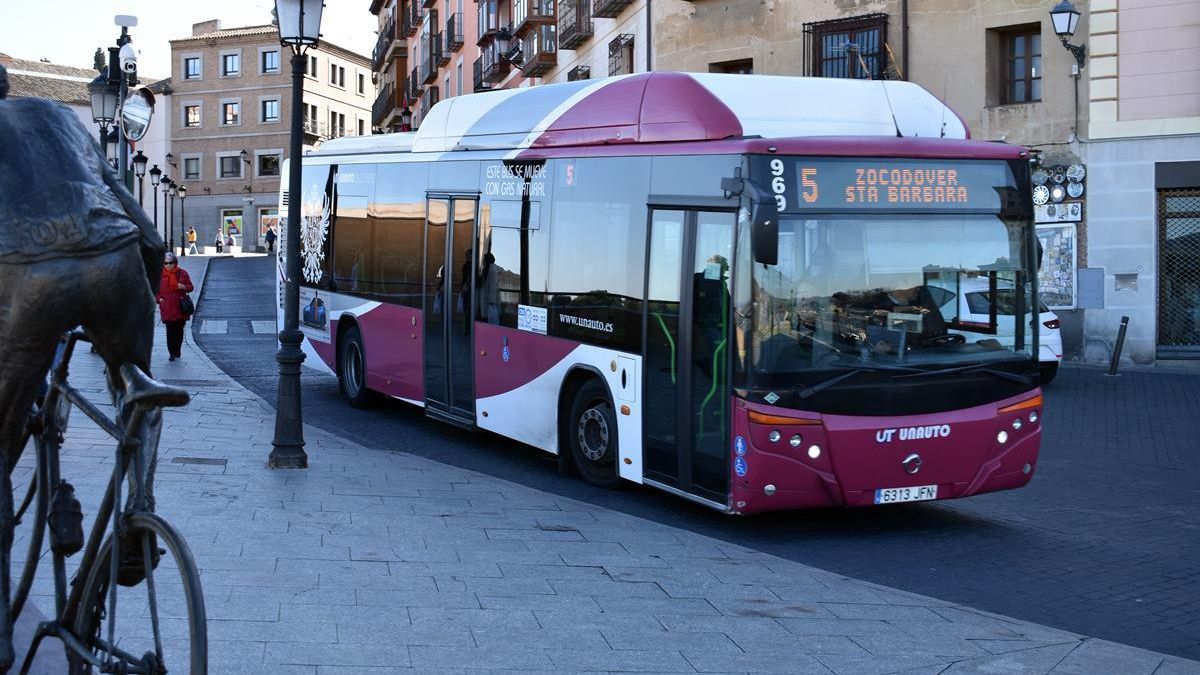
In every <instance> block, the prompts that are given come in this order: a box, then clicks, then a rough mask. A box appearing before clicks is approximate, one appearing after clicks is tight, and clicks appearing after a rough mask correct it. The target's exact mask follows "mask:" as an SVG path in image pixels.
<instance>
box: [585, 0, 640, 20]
mask: <svg viewBox="0 0 1200 675" xmlns="http://www.w3.org/2000/svg"><path fill="white" fill-rule="evenodd" d="M631 4H633V0H595V2H594V3H593V4H592V16H594V17H596V18H598V19H615V18H617V16H618V15H619V14H620V13H621V10H623V9H625V8H626V7H628V6H629V5H631Z"/></svg>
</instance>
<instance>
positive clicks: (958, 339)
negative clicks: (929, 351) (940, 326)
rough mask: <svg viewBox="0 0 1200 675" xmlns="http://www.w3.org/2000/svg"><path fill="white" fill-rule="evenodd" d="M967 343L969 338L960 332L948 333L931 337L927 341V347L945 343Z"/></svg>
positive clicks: (939, 345) (940, 345)
mask: <svg viewBox="0 0 1200 675" xmlns="http://www.w3.org/2000/svg"><path fill="white" fill-rule="evenodd" d="M966 343H967V338H965V337H963V336H962V335H960V334H958V333H946V334H945V335H938V336H936V337H931V338H929V339H928V340H926V341H925V346H926V347H943V346H945V345H963V344H966Z"/></svg>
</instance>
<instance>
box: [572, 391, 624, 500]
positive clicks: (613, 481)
mask: <svg viewBox="0 0 1200 675" xmlns="http://www.w3.org/2000/svg"><path fill="white" fill-rule="evenodd" d="M567 436H568V441H569V444H570V446H571V457H572V458H573V459H574V460H575V466H576V467H578V469H579V473H580V474H581V475H582V476H583V479H584V480H586V481H587V482H589V483H591V484H593V485H598V486H600V487H606V488H611V487H616V486H617V484H618V483H619V482H620V480H621V477H620V475H619V472H618V471H617V447H618V446H617V416H616V413H615V412H613V405H612V401H609V400H608V391H607V390H606V389H605V388H604V385H603V384H601V383H600V382H599V381H597V380H588V381H587V382H586V383H584V385H583V386H582V387H580V388H579V391H577V392H576V393H575V399H574V401H573V402H572V403H571V416H570V419H569V420H568V424H567Z"/></svg>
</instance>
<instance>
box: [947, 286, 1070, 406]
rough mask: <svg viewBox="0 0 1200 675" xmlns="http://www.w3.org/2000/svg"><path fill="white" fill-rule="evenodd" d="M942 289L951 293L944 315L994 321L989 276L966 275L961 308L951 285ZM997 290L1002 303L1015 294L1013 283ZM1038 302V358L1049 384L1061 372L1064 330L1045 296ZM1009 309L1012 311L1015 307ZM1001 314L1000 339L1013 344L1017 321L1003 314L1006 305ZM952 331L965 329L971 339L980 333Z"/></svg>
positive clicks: (961, 292) (960, 299) (960, 295)
mask: <svg viewBox="0 0 1200 675" xmlns="http://www.w3.org/2000/svg"><path fill="white" fill-rule="evenodd" d="M939 288H940V286H939ZM942 290H946V291H948V292H949V293H950V295H948V296H944V297H945V302H944V303H942V305H941V310H942V316H943V317H945V318H946V320H947V321H949V320H951V319H953V318H954V317H955V316H957V317H958V320H959V321H966V322H971V323H981V324H987V323H988V322H989V321H990V313H989V307H988V297H987V293H988V282H987V280H986V279H978V278H975V279H963V280H962V281H961V285H960V287H959V295H958V307H957V308H955V307H954V302H953V300H954V297H953V296H954V292H953V291H952V290H951V289H945V288H943V289H942ZM996 291H997V294H999V295H1000V296H1001V297H1000V299H1001V303H1002V304H1004V303H1003V300H1004V295H1005V294H1006V293H1007V294H1009V295H1011V294H1012V286H1011V285H1010V286H1008V287H1004V286H1003V285H1002V286H1000V287H999V288H997V289H996ZM939 300H941V298H939ZM1007 304H1008V305H1010V306H1011V304H1012V303H1011V301H1010V302H1009V303H1007ZM1038 305H1040V307H1041V311H1040V312H1038V322H1039V323H1041V324H1042V325H1041V327H1040V328H1038V344H1039V354H1038V361H1039V362H1040V366H1039V370H1040V371H1041V377H1042V384H1048V383H1049V382H1050V381H1051V380H1053V379H1054V376H1055V375H1056V374H1057V373H1058V364H1059V363H1061V362H1062V354H1063V349H1062V334H1061V333H1060V332H1059V328H1060V323H1059V320H1058V315H1056V314H1055V313H1054V312H1051V311H1050V310H1049V309H1048V308H1047V307H1046V303H1044V302H1042V301H1041V300H1038ZM1009 311H1010V312H1011V310H1009ZM998 314H999V315H1000V316H999V320H998V321H997V324H998V325H997V326H996V330H997V333H996V339H998V340H1000V342H1001V343H1007V344H1008V345H1011V344H1012V342H1013V339H1014V337H1015V336H1014V335H1013V325H1014V324H1013V322H1012V321H1011V320H1010V321H1007V322H1005V321H1004V320H1003V317H1004V316H1006V315H1005V312H1004V310H1003V308H1001V309H1000V310H999V311H998ZM1007 316H1011V314H1008V315H1007ZM950 332H952V333H962V334H963V335H964V336H965V337H967V338H968V339H969V338H971V337H972V336H973V335H975V336H977V335H978V334H977V333H967V332H964V331H955V330H953V329H951V330H950Z"/></svg>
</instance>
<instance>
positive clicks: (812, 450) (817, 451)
mask: <svg viewBox="0 0 1200 675" xmlns="http://www.w3.org/2000/svg"><path fill="white" fill-rule="evenodd" d="M820 456H821V446H819V445H810V446H808V457H809V459H817V458H818V457H820Z"/></svg>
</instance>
